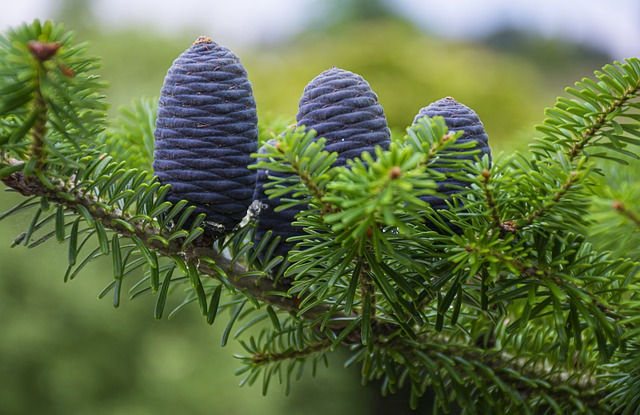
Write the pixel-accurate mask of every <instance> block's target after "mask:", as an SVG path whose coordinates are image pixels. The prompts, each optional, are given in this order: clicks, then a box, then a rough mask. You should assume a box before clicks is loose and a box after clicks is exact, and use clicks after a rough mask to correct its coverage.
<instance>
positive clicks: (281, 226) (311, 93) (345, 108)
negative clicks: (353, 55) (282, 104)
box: [255, 67, 391, 256]
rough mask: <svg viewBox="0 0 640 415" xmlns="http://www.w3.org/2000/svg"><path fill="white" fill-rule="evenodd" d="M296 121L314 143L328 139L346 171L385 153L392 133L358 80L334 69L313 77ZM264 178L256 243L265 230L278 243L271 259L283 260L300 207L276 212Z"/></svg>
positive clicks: (298, 232) (261, 173)
mask: <svg viewBox="0 0 640 415" xmlns="http://www.w3.org/2000/svg"><path fill="white" fill-rule="evenodd" d="M299 107H300V108H299V110H298V114H297V115H296V121H297V124H298V125H300V126H302V125H304V126H305V127H306V128H307V130H311V129H313V130H315V131H316V138H320V137H324V138H325V139H326V143H325V150H326V151H329V152H334V151H335V152H337V153H338V157H337V160H336V162H335V165H336V166H344V165H345V164H346V162H347V160H348V159H353V158H356V157H360V156H361V154H362V153H363V152H369V153H371V154H374V151H375V147H376V146H380V147H382V148H383V149H385V150H386V149H388V148H389V144H390V143H391V132H390V130H389V127H388V126H387V119H386V117H385V115H384V110H383V108H382V106H381V105H380V104H379V103H378V97H377V95H376V94H375V93H374V92H373V91H372V90H371V87H370V86H369V83H368V82H367V81H365V80H364V78H362V77H361V76H360V75H356V74H354V73H352V72H349V71H345V70H343V69H339V68H336V67H333V68H331V69H328V70H326V71H324V72H322V73H321V74H320V75H318V76H317V77H315V78H314V79H313V80H312V81H311V82H309V84H308V85H307V86H306V87H305V88H304V92H303V94H302V98H300V102H299ZM267 175H268V174H267V172H265V171H264V170H260V171H258V181H257V186H256V194H255V199H256V200H259V201H260V202H261V203H262V206H263V209H262V211H261V212H260V216H259V218H258V223H257V228H256V240H260V239H261V238H262V236H263V235H264V234H265V232H267V231H268V230H271V231H273V235H274V236H280V237H281V241H280V244H279V245H278V247H277V248H276V251H275V255H283V256H284V255H286V254H287V253H288V252H289V251H290V250H291V248H293V246H294V245H295V244H294V243H291V242H286V239H287V238H289V237H292V236H297V235H301V234H302V233H303V231H302V229H301V228H300V227H296V226H293V225H291V223H292V222H293V221H294V219H295V215H296V214H298V213H299V212H300V206H298V207H293V208H289V209H285V210H283V211H280V212H275V211H274V209H275V208H276V207H277V206H279V205H280V204H281V202H280V200H279V199H277V198H276V199H268V197H267V196H266V195H265V194H264V184H265V183H266V182H267V181H268V177H267Z"/></svg>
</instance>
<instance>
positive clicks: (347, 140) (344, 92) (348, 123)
mask: <svg viewBox="0 0 640 415" xmlns="http://www.w3.org/2000/svg"><path fill="white" fill-rule="evenodd" d="M299 107H300V109H299V110H298V114H297V115H296V121H297V123H298V125H304V126H305V127H306V128H307V129H313V130H316V132H317V137H324V138H325V139H326V140H327V142H326V147H325V149H326V150H327V151H329V152H334V151H335V152H337V153H338V159H337V161H336V165H344V164H345V163H346V160H347V159H352V158H355V157H360V155H361V153H362V152H364V151H366V152H369V153H371V154H373V153H374V149H375V146H376V145H379V146H381V147H382V148H384V149H387V148H388V147H389V143H390V136H391V132H390V131H389V127H388V126H387V119H386V117H385V115H384V110H383V109H382V106H381V105H380V104H379V103H378V97H377V95H376V94H375V93H374V92H373V91H372V90H371V87H370V86H369V83H368V82H367V81H365V80H364V78H362V77H361V76H360V75H356V74H354V73H352V72H349V71H345V70H343V69H340V68H336V67H333V68H331V69H328V70H326V71H324V72H323V73H321V74H320V75H318V76H317V77H315V78H314V79H313V80H312V81H311V82H310V83H309V84H308V85H307V86H306V87H305V89H304V92H303V94H302V98H301V99H300V102H299Z"/></svg>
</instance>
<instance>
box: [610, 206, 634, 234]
mask: <svg viewBox="0 0 640 415" xmlns="http://www.w3.org/2000/svg"><path fill="white" fill-rule="evenodd" d="M611 207H613V209H614V210H615V211H616V212H618V213H619V214H620V215H622V216H624V217H625V218H627V219H628V220H630V221H631V222H632V223H633V224H634V225H635V226H636V227H637V228H638V229H640V215H639V214H638V213H637V212H634V211H632V210H629V209H628V208H627V207H626V206H625V205H624V203H622V202H620V201H615V202H613V204H612V205H611Z"/></svg>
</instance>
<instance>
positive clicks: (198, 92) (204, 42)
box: [153, 37, 258, 237]
mask: <svg viewBox="0 0 640 415" xmlns="http://www.w3.org/2000/svg"><path fill="white" fill-rule="evenodd" d="M257 125H258V117H257V113H256V104H255V100H254V98H253V91H252V88H251V84H250V82H249V80H248V78H247V72H246V70H245V69H244V67H243V66H242V64H241V63H240V60H239V58H238V57H237V56H236V55H235V54H234V53H233V52H231V51H230V50H229V49H227V48H225V47H224V46H220V45H218V44H217V43H215V42H213V41H212V40H211V39H210V38H207V37H200V38H198V39H197V40H196V41H195V43H194V44H193V45H192V46H191V47H190V48H189V49H187V50H186V51H185V52H184V53H182V54H181V55H180V56H179V57H178V58H177V59H176V60H175V61H174V62H173V65H172V66H171V68H169V71H168V72H167V76H166V77H165V79H164V85H163V87H162V90H161V92H160V102H159V106H158V118H157V121H156V130H155V133H154V135H155V148H154V162H153V170H154V172H155V174H156V175H157V176H158V178H159V180H160V182H161V183H162V184H170V185H171V191H170V193H169V195H168V196H167V200H169V201H170V202H173V203H176V202H178V201H180V200H182V199H185V200H187V201H189V203H190V204H192V205H194V206H196V208H197V209H196V213H205V214H206V219H205V220H206V222H207V226H205V232H206V233H208V234H209V235H212V236H214V237H218V236H221V235H224V234H227V233H229V232H230V231H231V230H232V229H233V228H234V227H235V226H236V225H238V224H239V223H240V221H241V220H242V219H243V218H244V216H245V214H246V212H247V208H248V207H249V205H250V204H251V202H252V198H253V191H254V188H255V183H256V173H255V172H254V171H252V170H249V168H248V166H249V165H250V164H252V163H253V160H252V159H251V157H250V155H251V153H254V152H255V151H256V150H257V146H258V126H257ZM194 217H195V215H194Z"/></svg>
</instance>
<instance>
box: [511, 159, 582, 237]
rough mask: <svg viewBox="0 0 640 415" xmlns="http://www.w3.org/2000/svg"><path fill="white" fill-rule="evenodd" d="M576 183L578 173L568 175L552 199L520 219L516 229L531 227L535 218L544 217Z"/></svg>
mask: <svg viewBox="0 0 640 415" xmlns="http://www.w3.org/2000/svg"><path fill="white" fill-rule="evenodd" d="M577 182H578V172H577V171H572V172H570V173H569V174H568V176H567V180H566V181H565V182H564V183H563V185H562V186H561V187H560V188H559V189H558V190H557V191H556V192H555V193H554V195H553V197H552V198H551V199H549V200H548V201H547V202H546V203H544V204H543V205H542V206H541V207H540V208H539V209H538V210H535V211H533V212H532V213H531V214H529V216H527V217H525V218H523V219H522V222H521V223H519V224H518V228H522V227H525V226H528V225H531V224H532V223H533V222H534V221H535V220H536V219H537V218H539V217H541V216H543V215H546V214H548V213H549V211H551V210H552V209H553V208H554V207H555V206H557V205H558V204H559V203H560V202H561V201H562V198H563V197H564V196H565V195H566V194H567V193H569V191H570V190H571V189H572V187H573V186H574V185H575V184H576V183H577Z"/></svg>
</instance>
